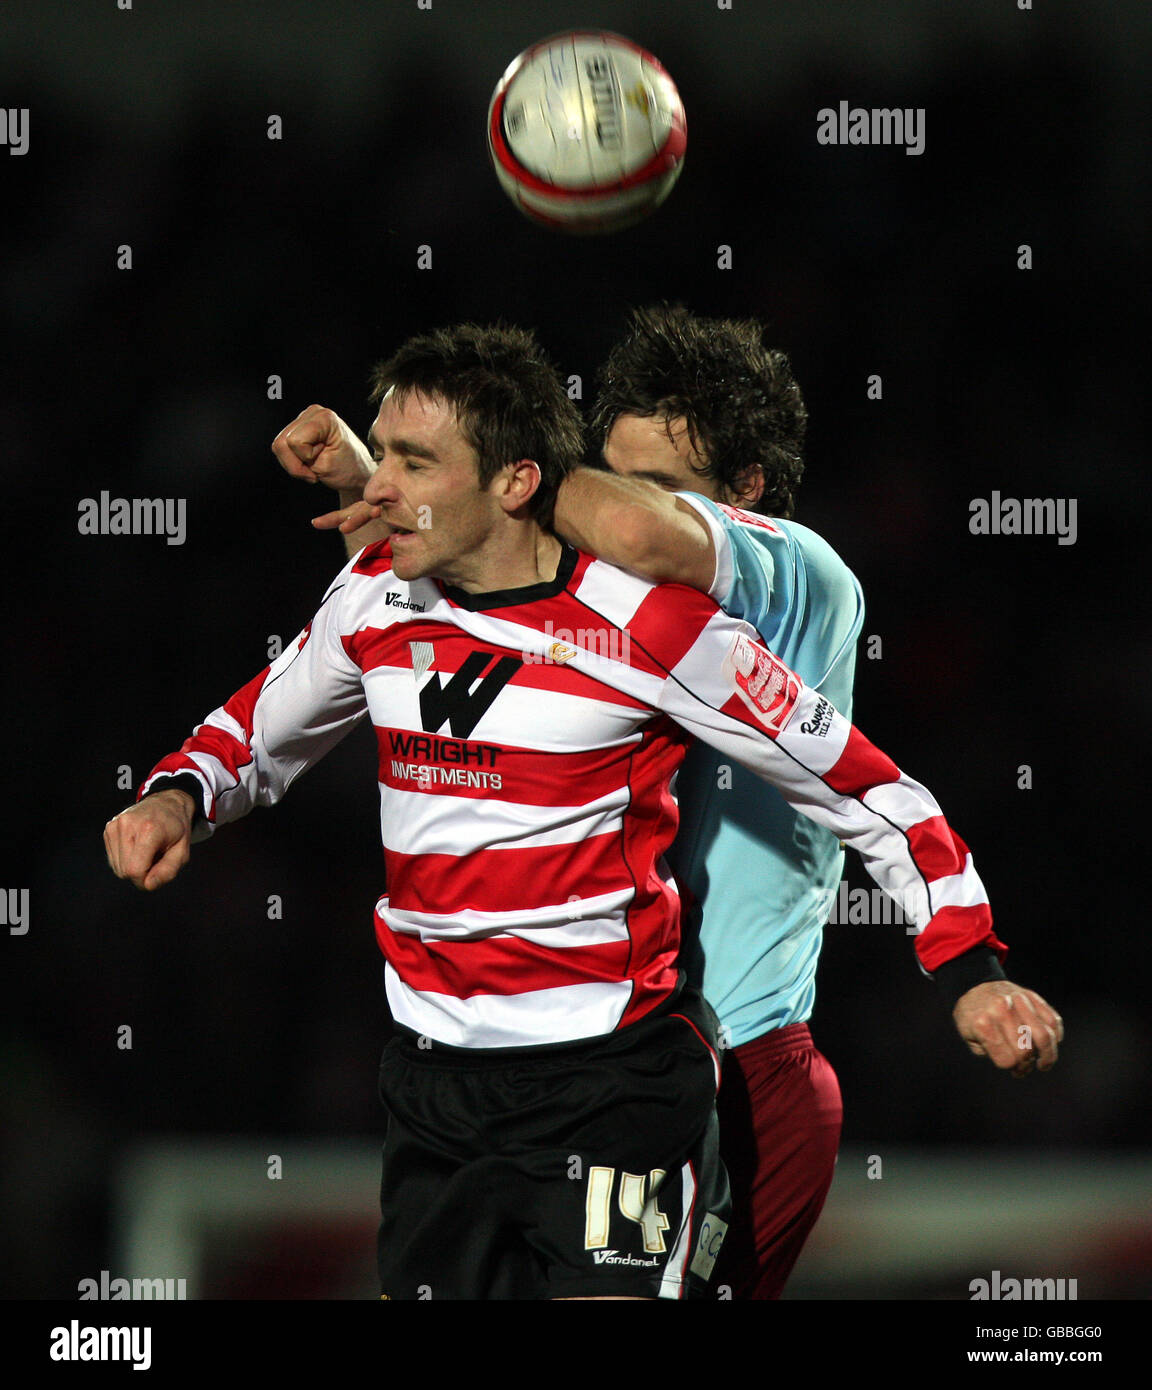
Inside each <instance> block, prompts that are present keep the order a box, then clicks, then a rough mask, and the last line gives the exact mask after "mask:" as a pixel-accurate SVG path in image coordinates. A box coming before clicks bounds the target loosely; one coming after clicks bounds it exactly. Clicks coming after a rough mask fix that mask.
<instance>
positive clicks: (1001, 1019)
mask: <svg viewBox="0 0 1152 1390" xmlns="http://www.w3.org/2000/svg"><path fill="white" fill-rule="evenodd" d="M1015 1002H1016V992H1015V991H1012V992H1008V993H1005V994H999V995H996V996H995V997H994V998H992V999H990V1000H989V1001H988V1003H987V1004H985V1005H984V1006H983V1007H982V1008H980V1009H977V1010H976V1012H975V1013H973V1015H972V1018H971V1020H970V1022H969V1025H968V1028H967V1030H966V1031H965V1034H964V1037H965V1040H966V1041H967V1043H968V1045H969V1047H970V1048H971V1049H972V1051H973V1052H976V1053H977V1054H978V1055H983V1056H986V1057H988V1058H989V1060H990V1061H991V1062H992V1063H993V1065H995V1066H997V1067H1000V1068H1002V1069H1003V1070H1005V1071H1011V1070H1015V1068H1016V1067H1017V1066H1019V1065H1021V1061H1022V1059H1021V1055H1020V1054H1021V1048H1020V1047H1019V1046H1018V1042H1019V1037H1020V1035H1018V1033H1017V1031H1016V1028H1017V1024H1016V1015H1015ZM974 1043H975V1044H977V1046H973V1044H974ZM1031 1046H1032V1044H1031V1041H1029V1042H1028V1044H1027V1047H1028V1048H1029V1049H1030V1048H1031Z"/></svg>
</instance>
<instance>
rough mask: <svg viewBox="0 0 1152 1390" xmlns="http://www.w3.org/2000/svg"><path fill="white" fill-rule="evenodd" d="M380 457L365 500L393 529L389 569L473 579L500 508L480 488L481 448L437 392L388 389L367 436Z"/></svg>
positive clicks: (405, 575) (402, 574)
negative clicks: (401, 394)
mask: <svg viewBox="0 0 1152 1390" xmlns="http://www.w3.org/2000/svg"><path fill="white" fill-rule="evenodd" d="M368 447H369V448H370V449H371V450H372V455H373V457H374V458H376V459H377V460H379V466H378V467H377V469H376V472H375V473H374V474H373V475H372V477H371V478H370V479H369V480H368V484H367V486H366V487H365V489H364V500H365V501H367V502H371V503H374V504H375V505H377V506H379V507H381V508H382V511H383V516H382V519H383V520H384V521H385V522H386V523H387V524H388V525H389V526H390V527H392V528H393V529H392V536H391V546H392V561H393V564H392V568H393V571H394V572H395V574H396V575H397V577H398V578H400V579H407V580H411V579H420V578H423V577H424V576H426V575H435V576H436V577H437V578H438V579H446V580H448V581H449V582H450V583H453V584H461V583H466V582H468V581H469V580H470V579H471V578H472V577H473V571H474V570H475V569H476V568H477V559H478V554H479V552H480V550H481V549H482V547H483V545H484V542H485V541H486V540H487V539H488V538H489V536H490V535H491V534H492V531H493V528H494V527H495V526H496V524H497V522H498V521H499V520H500V518H501V516H502V515H503V513H502V512H501V509H500V507H499V505H498V503H497V502H496V500H495V498H494V497H493V496H492V494H491V491H490V490H489V489H488V488H481V486H480V475H479V471H478V467H477V457H476V451H475V449H473V448H472V446H471V445H470V444H469V443H468V442H467V440H466V439H465V438H464V436H463V435H462V434H461V433H460V428H459V425H458V424H457V422H456V412H455V410H454V409H453V408H452V407H451V406H449V405H447V404H446V403H445V402H444V401H442V400H439V399H438V398H437V397H435V396H422V395H419V394H417V393H416V392H415V391H413V392H410V393H409V394H408V396H407V397H406V398H405V400H404V404H403V405H402V406H401V405H398V404H397V401H396V397H395V395H393V394H392V393H389V394H388V395H387V396H385V398H384V400H383V401H382V402H381V405H380V412H379V414H378V415H377V416H376V419H375V422H374V423H373V425H372V429H371V431H370V432H369V435H368Z"/></svg>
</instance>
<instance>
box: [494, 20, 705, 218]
mask: <svg viewBox="0 0 1152 1390" xmlns="http://www.w3.org/2000/svg"><path fill="white" fill-rule="evenodd" d="M686 144H687V128H686V125H685V121H684V104H683V102H682V101H681V100H680V94H679V93H678V92H677V90H676V86H675V84H674V83H673V81H672V79H671V78H670V77H669V76H668V74H667V73H666V72H665V71H664V69H663V68H662V67H661V66H660V64H659V63H658V62H657V60H656V59H655V58H654V57H653V56H652V54H651V53H649V52H647V51H646V50H645V49H643V48H641V47H639V45H637V44H634V43H632V42H631V40H629V39H625V38H621V37H620V35H619V34H609V33H607V32H604V31H602V30H576V31H574V32H572V33H565V34H555V35H553V36H552V37H551V38H548V39H544V40H542V41H541V42H540V43H537V44H533V46H532V47H531V48H528V49H526V50H525V51H524V52H523V53H521V54H520V56H519V57H518V58H516V59H515V60H514V61H513V62H512V63H511V64H510V65H509V66H508V68H507V70H506V71H505V73H504V76H503V77H502V78H501V79H500V81H499V82H498V83H497V85H496V90H495V92H493V94H492V101H491V103H490V104H489V107H488V152H489V154H490V155H491V158H492V164H493V167H494V168H495V170H496V176H497V177H498V178H499V180H500V183H501V186H502V187H503V189H504V191H505V193H507V194H508V196H509V197H510V198H511V199H512V201H513V202H514V203H515V204H516V206H517V207H518V208H519V209H520V211H521V212H522V213H524V214H525V216H527V217H530V218H532V219H533V221H536V222H542V223H544V224H545V225H547V226H550V227H557V228H559V229H560V230H561V231H565V232H613V231H617V230H619V229H620V228H621V227H628V226H631V225H632V223H634V222H639V221H640V219H641V218H642V217H646V216H647V215H648V213H650V212H651V211H652V210H653V208H655V207H657V206H659V204H660V203H662V202H663V201H664V199H665V198H666V197H667V196H668V194H669V192H670V191H671V189H672V185H673V184H674V183H675V182H676V180H677V178H678V177H679V175H680V169H681V166H682V164H683V160H684V149H685V146H686Z"/></svg>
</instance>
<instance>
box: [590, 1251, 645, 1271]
mask: <svg viewBox="0 0 1152 1390" xmlns="http://www.w3.org/2000/svg"><path fill="white" fill-rule="evenodd" d="M592 1258H593V1259H594V1260H595V1261H596V1263H597V1264H598V1265H638V1266H640V1267H641V1268H642V1269H651V1268H652V1267H653V1266H654V1265H658V1264H659V1263H660V1260H659V1257H658V1256H656V1257H654V1258H652V1259H651V1260H638V1259H637V1258H636V1256H635V1255H621V1253H620V1251H619V1250H593V1252H592Z"/></svg>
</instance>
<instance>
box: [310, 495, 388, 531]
mask: <svg viewBox="0 0 1152 1390" xmlns="http://www.w3.org/2000/svg"><path fill="white" fill-rule="evenodd" d="M379 516H380V508H379V507H376V506H373V505H371V504H370V503H368V502H353V504H352V505H351V506H350V507H341V508H339V510H338V511H334V512H325V513H324V514H323V516H314V517H313V518H312V525H313V526H315V528H316V529H317V531H337V530H339V531H342V532H343V533H344V535H346V536H347V535H350V534H351V533H352V532H353V531H358V530H359V529H360V527H361V526H366V525H367V524H368V522H370V521H375V520H376V519H377V518H378V517H379Z"/></svg>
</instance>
